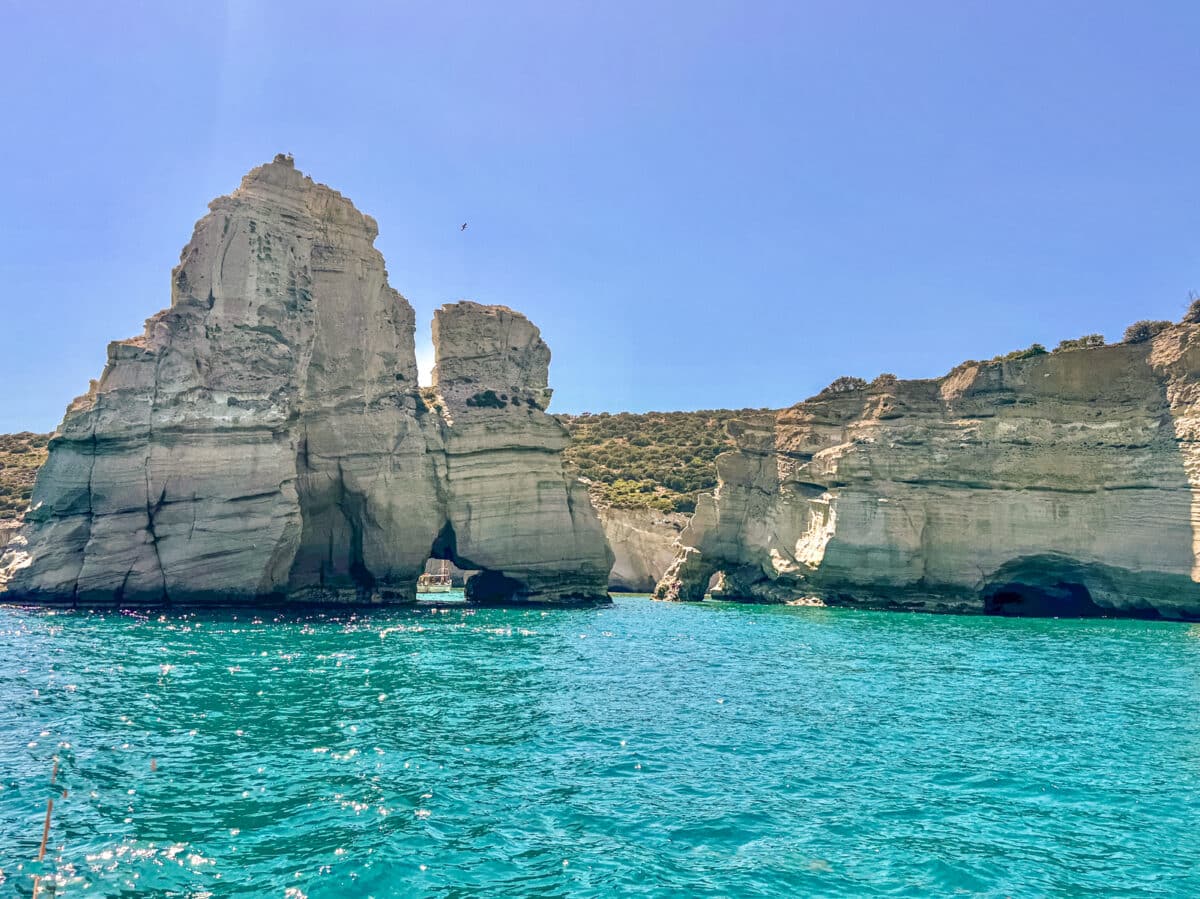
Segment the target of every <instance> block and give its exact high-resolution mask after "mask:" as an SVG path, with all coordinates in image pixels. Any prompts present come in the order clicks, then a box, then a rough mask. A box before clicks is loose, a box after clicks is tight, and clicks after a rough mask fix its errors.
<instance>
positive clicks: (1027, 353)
mask: <svg viewBox="0 0 1200 899" xmlns="http://www.w3.org/2000/svg"><path fill="white" fill-rule="evenodd" d="M1048 352H1050V351H1049V350H1047V349H1046V348H1045V347H1044V346H1042V345H1041V344H1040V343H1031V344H1030V345H1029V346H1027V347H1025V349H1023V350H1013V351H1012V352H1011V353H1005V354H1004V355H1002V356H993V357H992V361H993V362H1015V361H1017V360H1018V359H1032V358H1033V357H1034V356H1045V355H1046V354H1047V353H1048Z"/></svg>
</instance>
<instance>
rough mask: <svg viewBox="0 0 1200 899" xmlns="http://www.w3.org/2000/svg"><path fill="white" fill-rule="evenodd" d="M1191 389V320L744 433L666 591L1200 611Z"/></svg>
mask: <svg viewBox="0 0 1200 899" xmlns="http://www.w3.org/2000/svg"><path fill="white" fill-rule="evenodd" d="M1198 376H1200V326H1197V325H1194V324H1180V325H1176V326H1173V327H1171V328H1169V329H1167V330H1165V331H1163V332H1162V333H1160V334H1158V335H1157V336H1156V337H1154V338H1153V340H1151V341H1148V342H1143V343H1126V344H1120V345H1115V346H1105V347H1100V348H1094V349H1079V350H1071V351H1063V352H1056V353H1053V354H1045V355H1040V356H1034V357H1032V358H1027V359H1020V360H1013V361H998V362H991V363H970V364H966V365H963V366H960V367H959V368H957V369H955V370H954V371H952V372H951V373H950V374H948V375H946V376H945V377H942V378H937V379H932V380H919V381H902V380H896V379H895V378H892V377H889V376H883V377H881V378H879V379H877V380H876V381H875V382H874V383H872V384H871V385H870V386H868V387H865V388H854V387H852V388H851V389H848V390H844V391H838V392H831V391H826V392H824V393H822V394H821V395H818V396H817V397H814V398H812V399H810V400H808V401H806V402H803V403H800V404H798V405H796V406H793V407H791V408H789V409H786V410H784V411H782V412H780V413H778V414H775V415H771V416H764V417H761V418H757V419H750V420H746V421H743V422H740V423H737V424H735V425H734V426H732V427H731V432H732V433H733V434H734V436H735V437H736V439H737V442H738V449H737V450H735V451H733V452H729V453H725V454H723V455H722V456H720V457H718V459H717V468H718V474H719V486H718V488H717V490H716V491H715V493H714V494H710V495H707V496H704V497H702V498H701V499H700V501H699V503H698V505H697V510H696V513H695V515H694V516H693V519H692V521H691V522H690V523H689V525H688V527H687V528H686V530H685V531H684V532H683V534H682V535H681V538H680V544H679V547H678V554H677V556H676V559H675V561H674V562H673V564H672V566H671V568H670V570H669V571H668V572H667V573H666V575H664V577H663V579H662V581H661V582H660V584H659V586H658V588H657V593H658V595H659V596H661V597H664V598H676V599H683V600H696V599H700V598H702V597H703V595H704V590H705V585H706V584H707V583H708V580H709V578H710V577H711V576H712V575H713V574H714V573H719V574H720V576H721V577H720V584H719V588H718V590H717V591H716V592H717V593H718V594H720V595H724V596H726V597H729V598H734V599H744V600H752V601H776V602H778V601H793V602H803V601H812V600H813V599H816V600H819V601H824V602H826V603H830V604H864V605H871V606H882V607H894V608H897V607H898V608H911V609H923V610H935V611H973V612H989V613H996V614H1040V615H1092V614H1097V615H1129V616H1138V617H1158V616H1161V617H1165V618H1195V617H1200V583H1198V582H1200V542H1198V536H1197V535H1198V529H1197V523H1198V522H1200V502H1198V501H1200V442H1198V441H1200V413H1198V412H1197V410H1198V409H1200V402H1198V401H1200V377H1198Z"/></svg>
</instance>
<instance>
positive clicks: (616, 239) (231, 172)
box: [0, 0, 1200, 431]
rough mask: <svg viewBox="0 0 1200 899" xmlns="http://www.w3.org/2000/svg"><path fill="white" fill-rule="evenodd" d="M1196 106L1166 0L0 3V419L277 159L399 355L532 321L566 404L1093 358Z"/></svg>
mask: <svg viewBox="0 0 1200 899" xmlns="http://www.w3.org/2000/svg"><path fill="white" fill-rule="evenodd" d="M382 7H387V10H386V11H381V8H382ZM1198 86H1200V4H1198V3H1196V2H1194V0H1186V2H1169V0H1155V2H1152V3H1144V2H1126V3H1114V2H1103V0H1100V2H1096V0H1090V2H1084V0H1054V2H1044V0H1038V2H1024V0H1008V2H990V0H989V2H969V0H967V2H964V0H944V2H928V0H906V2H903V3H900V2H891V0H876V2H871V3H866V2H847V0H829V2H802V0H790V2H745V0H739V2H728V3H724V2H722V3H716V2H706V0H690V2H683V0H679V2H674V3H655V2H646V0H639V2H624V0H604V2H586V3H584V2H563V0H553V2H551V0H543V2H526V0H506V2H496V3H484V2H471V3H464V2H449V0H440V2H428V3H424V2H422V3H414V2H407V3H391V4H383V3H357V2H351V0H338V2H333V3H330V2H321V3H309V2H296V0H292V2H287V3H250V2H237V3H233V2H231V3H228V4H227V5H226V6H225V7H224V11H223V12H222V7H221V4H219V3H211V4H207V3H188V4H181V3H156V2H146V3H141V4H137V3H128V2H120V0H113V2H108V3H103V4H100V3H86V4H85V3H78V4H67V5H65V6H59V5H46V4H36V3H27V2H13V0H0V99H2V100H3V103H2V105H0V116H2V117H3V122H4V133H5V136H4V139H3V141H2V142H0V163H2V169H0V171H2V177H3V191H2V193H0V229H2V233H0V301H2V303H3V318H2V320H0V321H2V323H0V385H3V390H2V397H3V398H2V399H0V431H8V430H17V429H23V428H29V429H37V430H43V429H49V428H51V427H53V426H54V425H55V424H56V423H57V422H58V420H59V419H60V418H61V415H62V412H63V408H64V406H65V404H66V403H67V402H68V401H69V400H70V398H71V397H73V396H75V395H77V394H79V393H81V392H83V390H84V389H85V388H86V386H87V381H88V378H90V377H95V376H97V375H98V374H99V372H100V370H101V368H102V365H103V360H104V347H105V344H106V343H107V341H109V340H112V339H117V338H123V337H128V336H132V335H134V334H137V333H140V331H141V324H142V321H143V319H145V318H146V317H148V316H149V315H151V314H152V313H153V312H155V311H156V310H158V309H160V308H162V307H163V306H164V305H166V303H167V301H168V296H169V272H170V269H171V267H172V265H174V264H175V262H176V261H177V260H178V254H179V250H180V248H181V247H182V246H183V244H184V243H185V242H186V241H187V239H188V237H189V236H190V234H191V229H192V224H193V223H194V222H195V220H196V219H197V218H199V217H200V216H201V215H202V214H203V213H204V212H205V210H206V204H207V203H208V201H209V200H210V199H211V198H212V197H214V196H217V195H219V194H223V193H228V192H229V191H230V190H232V189H233V188H234V187H235V186H236V185H237V183H238V181H239V180H240V178H241V176H242V174H243V173H244V172H245V171H246V170H248V169H249V168H251V167H252V166H254V165H256V164H258V163H261V162H264V161H266V160H269V159H270V158H271V157H272V155H273V154H275V153H276V152H279V151H290V152H292V153H294V154H295V157H296V162H297V165H298V166H299V167H300V168H301V169H303V170H304V171H305V172H307V173H309V174H311V175H312V176H313V177H314V178H316V179H317V180H319V181H324V182H326V183H328V184H330V185H332V186H334V187H336V188H337V189H339V190H341V191H342V192H343V193H345V194H347V195H348V196H350V197H351V198H352V199H353V200H354V201H355V202H356V203H357V204H358V206H359V208H361V209H363V210H364V211H366V212H369V213H371V214H372V215H374V216H375V217H376V218H377V219H378V220H379V225H380V236H379V240H378V246H379V247H380V249H381V250H382V251H383V254H384V256H385V257H386V259H387V262H388V268H389V271H390V274H391V282H392V284H393V285H394V286H395V287H397V288H398V289H399V290H400V291H401V292H402V293H404V294H405V295H406V296H407V297H408V298H409V299H410V300H411V301H412V303H413V305H414V306H415V307H416V309H417V318H418V335H417V336H418V344H419V345H420V344H422V343H424V344H427V343H428V321H429V319H430V317H431V313H432V310H433V309H434V307H436V306H437V305H439V304H441V303H443V302H447V301H451V300H455V299H460V298H471V299H475V300H478V301H480V302H486V303H505V304H508V305H510V306H513V307H515V308H517V309H519V310H521V311H523V312H525V313H526V314H528V315H529V316H530V318H532V319H533V320H534V321H535V322H537V323H538V324H539V325H540V326H541V328H542V331H543V333H544V334H545V336H546V338H547V340H548V341H549V343H550V345H551V347H552V349H553V351H554V363H553V368H552V371H551V378H552V382H553V386H554V387H555V388H556V390H557V393H556V400H555V405H554V407H553V408H554V409H555V410H558V411H572V412H573V411H583V410H592V411H600V410H605V409H607V410H621V409H628V410H647V409H690V408H705V407H717V406H739V407H740V406H783V405H788V404H790V403H792V402H795V401H797V400H800V399H802V398H804V397H806V396H808V395H811V394H812V393H814V392H816V391H817V390H818V389H820V388H821V387H822V386H824V385H825V384H826V383H828V382H829V381H830V380H832V379H833V378H834V377H837V376H838V375H842V374H856V375H862V376H864V377H871V376H874V375H875V374H877V373H879V372H881V371H892V372H895V373H897V374H899V375H901V376H902V377H922V376H931V375H937V374H940V373H942V372H944V371H945V370H946V369H948V368H950V367H951V366H952V365H953V364H954V363H955V362H957V361H959V360H961V359H963V358H968V357H974V358H979V357H987V356H991V355H994V354H996V353H999V352H1004V351H1007V350H1010V349H1013V348H1015V347H1021V346H1026V345H1028V344H1029V343H1031V342H1032V341H1040V342H1043V343H1046V344H1049V345H1053V344H1054V343H1055V342H1057V341H1058V340H1059V339H1061V338H1064V337H1073V336H1077V335H1079V334H1081V333H1086V332H1092V331H1100V332H1103V333H1104V334H1106V335H1107V336H1108V337H1109V338H1110V339H1116V338H1119V337H1120V333H1121V331H1122V329H1123V328H1124V326H1125V325H1126V324H1128V323H1129V322H1131V321H1134V320H1135V319H1140V318H1178V317H1179V316H1180V314H1181V313H1182V312H1183V309H1184V306H1185V305H1186V299H1187V294H1188V291H1189V290H1193V289H1194V290H1200V163H1198V159H1200V87H1198ZM463 221H468V222H470V228H469V229H468V231H467V232H466V233H465V234H464V233H460V232H459V230H458V225H459V224H460V223H461V222H463Z"/></svg>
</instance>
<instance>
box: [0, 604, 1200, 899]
mask: <svg viewBox="0 0 1200 899" xmlns="http://www.w3.org/2000/svg"><path fill="white" fill-rule="evenodd" d="M1198 688H1200V629H1197V628H1196V627H1194V626H1188V625H1182V624H1172V623H1160V622H1138V621H1045V620H1041V621H1037V620H1012V619H989V618H967V617H961V618H958V617H939V616H932V615H908V614H898V613H886V612H854V611H842V610H823V609H795V608H773V607H736V606H728V605H721V604H705V605H700V606H684V605H669V604H663V603H652V602H650V601H648V600H645V599H640V598H618V599H617V601H616V604H615V605H614V607H612V608H608V609H598V610H590V611H571V610H553V611H537V610H514V609H507V610H504V609H489V610H470V609H465V608H449V609H446V608H443V609H441V610H436V609H417V610H407V611H385V612H370V613H367V614H357V615H355V614H350V613H345V614H342V615H332V614H324V615H321V614H311V615H303V616H299V615H294V614H287V615H263V616H261V617H256V616H255V615H254V614H253V613H250V614H247V613H244V612H243V613H233V612H227V613H209V614H183V613H175V614H170V615H166V616H164V617H151V618H146V617H144V616H135V615H129V614H116V613H104V614H87V613H82V612H75V613H62V612H60V613H57V614H54V613H50V612H46V611H30V610H21V609H13V608H2V609H0V778H2V780H0V870H2V871H3V874H2V875H0V894H5V895H28V894H29V891H30V888H31V885H32V878H31V876H30V875H31V874H32V873H34V872H35V871H36V870H37V868H36V866H35V865H32V864H31V861H32V860H33V858H34V857H35V856H36V854H37V846H38V843H39V841H40V838H41V828H42V821H43V817H44V814H45V808H46V799H47V797H48V796H50V795H52V794H53V795H58V794H59V793H60V792H61V790H62V789H64V788H65V789H67V791H68V796H67V798H66V799H60V800H58V801H57V802H56V804H55V809H54V817H53V823H52V827H51V832H50V851H49V853H48V854H47V860H46V862H45V866H44V870H45V871H46V872H47V874H48V875H53V876H55V877H56V878H57V882H58V891H59V895H61V896H155V895H162V896H194V897H201V896H235V895H245V896H291V897H301V896H308V897H311V899H317V897H325V896H353V897H366V896H376V897H383V896H408V895H412V896H445V897H466V896H488V897H491V896H610V895H619V894H623V895H646V896H670V895H678V896H782V895H822V896H871V895H889V896H926V895H951V894H958V895H984V896H1004V895H1013V896H1032V895H1062V896H1065V895H1080V894H1085V893H1104V894H1109V895H1121V896H1194V895H1200V711H1198V710H1200V702H1198V700H1200V696H1198V695H1197V692H1198ZM55 756H57V757H59V758H60V759H61V768H60V771H59V774H58V783H57V784H56V785H55V786H54V787H53V788H51V786H50V784H49V780H50V771H51V767H52V759H53V758H54V757H55ZM152 759H153V760H154V766H155V768H156V770H153V771H152V770H151V768H152V764H151V760H152ZM52 790H53V793H52ZM43 895H45V894H43Z"/></svg>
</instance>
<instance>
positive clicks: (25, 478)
mask: <svg viewBox="0 0 1200 899" xmlns="http://www.w3.org/2000/svg"><path fill="white" fill-rule="evenodd" d="M49 441H50V435H49V434H31V433H29V432H28V431H24V432H22V433H20V434H0V520H4V519H10V518H16V517H18V516H19V515H20V514H21V513H22V512H24V511H25V509H26V508H28V506H29V497H30V495H31V494H32V493H33V481H34V479H35V478H36V477H37V472H38V469H39V468H41V467H42V463H43V462H45V461H46V453H47V449H46V445H47V444H48V443H49Z"/></svg>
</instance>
